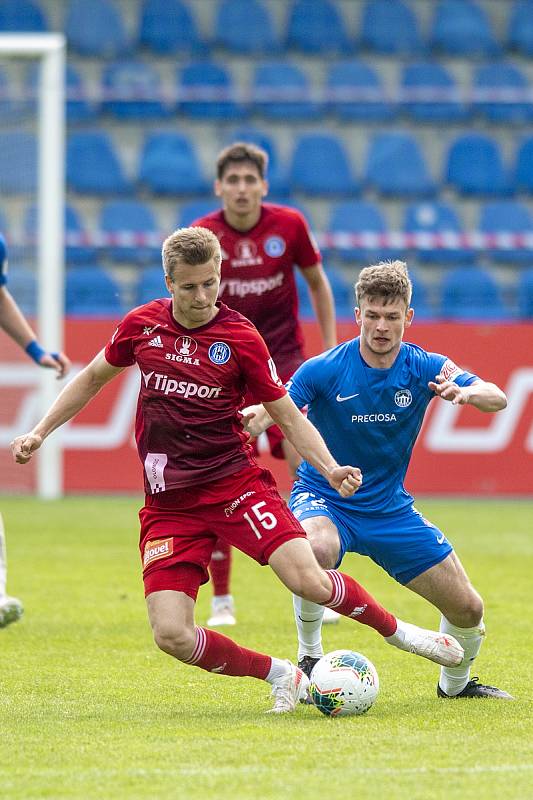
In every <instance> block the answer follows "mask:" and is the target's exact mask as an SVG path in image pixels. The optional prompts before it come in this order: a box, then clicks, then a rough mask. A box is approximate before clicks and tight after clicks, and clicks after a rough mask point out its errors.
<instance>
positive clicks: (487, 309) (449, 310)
mask: <svg viewBox="0 0 533 800" xmlns="http://www.w3.org/2000/svg"><path fill="white" fill-rule="evenodd" d="M440 314H441V316H442V317H445V318H448V319H454V320H488V319H503V318H505V317H506V316H507V312H506V309H505V308H504V306H503V301H502V296H501V291H500V287H499V285H498V284H497V283H496V280H495V279H494V278H493V276H492V275H491V273H490V272H489V271H488V270H486V269H482V268H481V267H476V266H473V265H470V266H466V267H457V268H456V269H454V270H452V271H451V272H449V273H448V274H447V275H445V276H444V279H443V282H442V295H441V304H440Z"/></svg>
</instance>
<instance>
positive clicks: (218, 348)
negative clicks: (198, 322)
mask: <svg viewBox="0 0 533 800" xmlns="http://www.w3.org/2000/svg"><path fill="white" fill-rule="evenodd" d="M207 355H208V356H209V360H210V361H212V362H213V364H227V362H228V361H229V360H230V358H231V350H230V347H229V345H227V344H226V343H225V342H213V344H212V345H211V347H210V348H209V350H208V352H207Z"/></svg>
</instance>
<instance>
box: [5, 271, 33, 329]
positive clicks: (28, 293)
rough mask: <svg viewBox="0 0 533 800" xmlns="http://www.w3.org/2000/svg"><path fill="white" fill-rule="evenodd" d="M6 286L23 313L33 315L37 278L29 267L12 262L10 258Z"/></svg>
mask: <svg viewBox="0 0 533 800" xmlns="http://www.w3.org/2000/svg"><path fill="white" fill-rule="evenodd" d="M10 262H11V263H10V266H9V280H8V282H7V288H8V289H9V292H10V293H11V294H12V295H13V297H14V298H15V300H16V301H17V304H18V306H19V307H20V310H21V311H22V313H23V314H25V315H26V316H28V317H33V316H35V314H36V313H37V278H36V275H35V272H34V271H33V270H32V269H30V268H29V267H24V266H21V265H20V264H13V258H10Z"/></svg>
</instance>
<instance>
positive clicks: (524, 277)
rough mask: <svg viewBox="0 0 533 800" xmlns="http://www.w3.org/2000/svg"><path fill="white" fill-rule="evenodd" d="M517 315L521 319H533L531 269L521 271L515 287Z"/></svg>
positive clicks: (532, 275)
mask: <svg viewBox="0 0 533 800" xmlns="http://www.w3.org/2000/svg"><path fill="white" fill-rule="evenodd" d="M517 294H518V314H519V316H520V317H522V318H523V319H533V269H524V270H522V271H521V273H520V276H519V278H518V285H517Z"/></svg>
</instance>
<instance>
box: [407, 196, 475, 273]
mask: <svg viewBox="0 0 533 800" xmlns="http://www.w3.org/2000/svg"><path fill="white" fill-rule="evenodd" d="M403 229H404V232H405V233H411V234H420V235H423V234H439V235H440V236H442V238H443V240H444V242H445V241H446V239H448V242H450V240H451V241H453V239H454V238H455V237H456V236H458V235H460V234H462V233H463V226H462V224H461V222H460V221H459V217H458V216H457V214H456V212H455V210H454V209H453V208H452V207H451V206H450V205H448V204H447V203H443V202H428V201H424V202H422V203H412V204H411V205H408V206H406V208H405V214H404V224H403ZM444 242H443V243H444ZM415 249H416V257H417V259H418V260H419V261H423V262H426V263H428V264H461V263H463V264H464V263H469V262H470V261H472V260H473V259H474V254H472V253H471V252H470V251H469V250H462V249H461V247H460V245H459V244H457V247H455V248H454V249H447V248H446V249H441V248H439V247H436V246H433V247H432V246H430V245H428V246H427V247H425V246H422V247H420V246H419V247H417V248H415Z"/></svg>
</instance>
